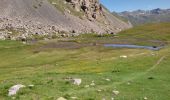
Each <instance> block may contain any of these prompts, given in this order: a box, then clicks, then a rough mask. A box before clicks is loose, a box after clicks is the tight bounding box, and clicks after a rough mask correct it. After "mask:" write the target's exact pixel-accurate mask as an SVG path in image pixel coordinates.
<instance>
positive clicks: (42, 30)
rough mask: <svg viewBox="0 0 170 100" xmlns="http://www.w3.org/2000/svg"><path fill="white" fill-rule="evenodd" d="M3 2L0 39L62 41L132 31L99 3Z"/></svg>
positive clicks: (94, 0) (77, 0)
mask: <svg viewBox="0 0 170 100" xmlns="http://www.w3.org/2000/svg"><path fill="white" fill-rule="evenodd" d="M58 1H60V3H62V4H63V5H62V7H63V8H64V9H65V10H64V12H63V11H61V10H60V9H59V8H58V5H57V3H58ZM0 2H1V3H0V33H2V34H0V39H4V38H8V39H13V40H16V39H20V38H21V39H25V38H31V37H33V36H35V35H39V36H41V37H45V36H50V37H53V36H57V37H58V36H59V37H60V36H75V35H76V36H77V35H78V34H81V33H97V34H103V33H116V32H119V31H121V30H123V29H126V28H129V27H131V25H130V24H128V23H125V22H123V21H121V20H119V19H118V18H116V17H115V16H113V15H112V14H111V13H110V12H108V11H107V10H106V9H104V8H103V7H102V5H101V4H100V3H99V1H98V0H54V1H53V2H52V3H51V2H48V1H47V0H0ZM58 4H59V3H58ZM56 5H57V6H56ZM59 5H60V4H59ZM67 6H70V7H72V8H73V10H70V9H69V8H67ZM72 12H75V13H79V12H80V13H81V14H82V15H83V17H82V18H80V16H76V15H74V14H73V13H72ZM9 32H10V33H9ZM16 33H17V34H16Z"/></svg>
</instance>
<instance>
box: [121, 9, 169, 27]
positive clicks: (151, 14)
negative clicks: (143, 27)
mask: <svg viewBox="0 0 170 100" xmlns="http://www.w3.org/2000/svg"><path fill="white" fill-rule="evenodd" d="M119 15H120V16H121V17H123V18H125V19H127V20H129V21H130V22H131V23H132V24H133V25H140V24H146V23H158V22H170V9H160V8H157V9H153V10H148V11H145V10H136V11H133V12H128V11H125V12H121V13H119Z"/></svg>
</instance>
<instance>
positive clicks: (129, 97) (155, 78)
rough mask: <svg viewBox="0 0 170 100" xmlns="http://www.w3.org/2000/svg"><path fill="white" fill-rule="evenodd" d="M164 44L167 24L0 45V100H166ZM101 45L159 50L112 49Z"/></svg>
mask: <svg viewBox="0 0 170 100" xmlns="http://www.w3.org/2000/svg"><path fill="white" fill-rule="evenodd" d="M169 41H170V24H167V23H163V24H156V25H146V26H138V27H135V28H133V29H129V30H126V31H123V32H121V33H120V34H118V35H117V36H111V35H109V36H108V35H106V36H97V35H91V34H89V35H81V36H78V37H75V38H65V39H61V38H60V39H54V40H48V41H43V40H42V41H38V42H37V43H34V44H23V43H21V42H18V41H0V100H12V99H15V100H57V98H59V97H64V98H66V99H67V100H113V98H114V100H145V99H146V98H147V99H148V100H169V99H170V94H169V92H170V84H169V83H170V78H169V76H170V73H169V72H170V45H169ZM105 43H124V44H125V43H126V44H138V45H165V47H164V48H163V49H161V50H159V51H152V50H147V49H128V48H121V49H120V48H119V49H118V48H117V49H115V48H106V47H104V46H103V44H105ZM122 55H126V56H127V58H122V57H120V56H122ZM68 77H72V78H81V79H82V83H81V85H79V86H77V85H74V84H72V83H70V82H69V81H66V80H65V78H68ZM92 81H93V82H94V83H95V85H91V83H92ZM16 84H23V85H26V86H27V87H25V88H22V89H21V90H20V91H19V92H18V93H17V95H15V96H14V97H9V96H8V89H9V88H10V87H11V86H13V85H16ZM28 85H34V87H28ZM113 91H119V92H120V93H119V94H118V95H114V94H113ZM75 97H76V99H75Z"/></svg>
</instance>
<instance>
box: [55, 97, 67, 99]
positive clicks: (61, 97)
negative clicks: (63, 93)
mask: <svg viewBox="0 0 170 100" xmlns="http://www.w3.org/2000/svg"><path fill="white" fill-rule="evenodd" d="M57 100H67V99H65V98H63V97H60V98H58V99H57Z"/></svg>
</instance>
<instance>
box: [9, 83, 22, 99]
mask: <svg viewBox="0 0 170 100" xmlns="http://www.w3.org/2000/svg"><path fill="white" fill-rule="evenodd" d="M24 87H25V85H22V84H17V85H14V86H12V87H11V88H10V89H9V90H8V91H9V93H8V96H13V95H16V94H17V92H18V91H19V89H20V88H24Z"/></svg>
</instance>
